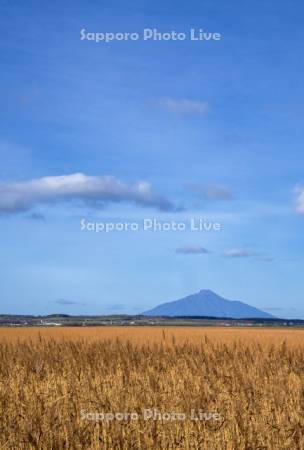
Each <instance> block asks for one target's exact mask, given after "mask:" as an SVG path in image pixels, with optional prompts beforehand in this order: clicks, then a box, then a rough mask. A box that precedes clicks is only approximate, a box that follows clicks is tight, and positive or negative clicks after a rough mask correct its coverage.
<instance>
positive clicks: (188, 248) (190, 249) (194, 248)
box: [176, 245, 210, 255]
mask: <svg viewBox="0 0 304 450" xmlns="http://www.w3.org/2000/svg"><path fill="white" fill-rule="evenodd" d="M176 252H177V253H182V254H184V255H200V254H206V253H210V252H209V250H207V249H206V248H204V247H201V246H200V245H185V246H182V247H178V248H177V249H176Z"/></svg>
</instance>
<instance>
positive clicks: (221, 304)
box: [143, 289, 274, 319]
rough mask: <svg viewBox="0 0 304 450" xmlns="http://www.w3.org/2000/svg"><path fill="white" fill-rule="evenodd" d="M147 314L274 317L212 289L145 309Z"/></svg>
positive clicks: (238, 317) (237, 317)
mask: <svg viewBox="0 0 304 450" xmlns="http://www.w3.org/2000/svg"><path fill="white" fill-rule="evenodd" d="M143 314H145V315H147V316H208V317H222V318H224V317H227V318H228V317H229V318H235V319H246V318H250V319H253V318H261V319H262V318H264V319H267V318H269V319H270V318H273V317H274V316H272V315H271V314H268V313H266V312H265V311H262V310H260V309H258V308H255V307H253V306H250V305H247V304H246V303H243V302H241V301H238V300H227V299H225V298H223V297H221V296H219V295H218V294H216V293H215V292H213V291H211V290H210V289H201V290H200V291H199V292H197V293H196V294H192V295H188V296H187V297H184V298H181V299H179V300H175V301H172V302H168V303H163V304H161V305H158V306H156V307H155V308H153V309H151V310H149V311H145V312H144V313H143Z"/></svg>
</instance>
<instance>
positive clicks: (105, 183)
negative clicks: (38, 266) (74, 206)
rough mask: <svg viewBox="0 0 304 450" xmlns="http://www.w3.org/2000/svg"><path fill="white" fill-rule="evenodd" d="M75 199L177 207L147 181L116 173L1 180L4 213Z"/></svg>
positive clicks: (164, 208) (0, 202) (0, 201)
mask: <svg viewBox="0 0 304 450" xmlns="http://www.w3.org/2000/svg"><path fill="white" fill-rule="evenodd" d="M74 200H78V201H82V202H85V203H90V204H93V205H95V206H100V205H103V204H107V203H111V202H112V203H118V202H128V203H134V204H136V205H138V206H141V207H154V208H157V209H158V210H161V211H175V210H176V208H175V206H174V205H173V204H172V203H171V202H170V201H169V200H167V199H166V198H165V197H162V196H161V195H159V194H157V193H155V192H154V190H153V189H152V186H151V184H150V183H148V182H147V181H138V182H137V183H134V184H127V183H125V182H123V181H121V180H119V179H117V178H115V177H112V176H100V177H98V176H87V175H84V174H82V173H75V174H71V175H61V176H50V177H44V178H36V179H33V180H29V181H24V182H15V183H2V184H0V213H18V212H22V211H29V210H31V209H32V208H33V207H35V206H36V205H37V204H43V203H54V202H60V201H74Z"/></svg>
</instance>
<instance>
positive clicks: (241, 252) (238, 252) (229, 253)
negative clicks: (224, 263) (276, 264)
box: [222, 247, 274, 262]
mask: <svg viewBox="0 0 304 450" xmlns="http://www.w3.org/2000/svg"><path fill="white" fill-rule="evenodd" d="M222 256H224V257H225V258H254V259H255V260H256V261H261V262H273V261H274V258H273V257H272V256H269V255H267V254H266V253H261V252H254V251H251V250H249V249H247V248H242V247H240V248H231V249H228V250H226V251H225V252H224V253H222Z"/></svg>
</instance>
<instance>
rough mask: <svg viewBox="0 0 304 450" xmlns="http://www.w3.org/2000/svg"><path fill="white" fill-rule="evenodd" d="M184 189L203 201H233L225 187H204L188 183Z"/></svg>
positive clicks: (230, 193)
mask: <svg viewBox="0 0 304 450" xmlns="http://www.w3.org/2000/svg"><path fill="white" fill-rule="evenodd" d="M185 188H186V189H187V190H188V191H190V192H192V193H193V194H195V195H196V196H197V197H200V198H202V199H203V200H225V201H227V200H233V198H234V197H233V195H232V192H231V191H230V189H228V188H227V187H226V186H219V185H215V184H213V185H208V186H204V185H201V184H198V183H189V184H187V185H186V186H185Z"/></svg>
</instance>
